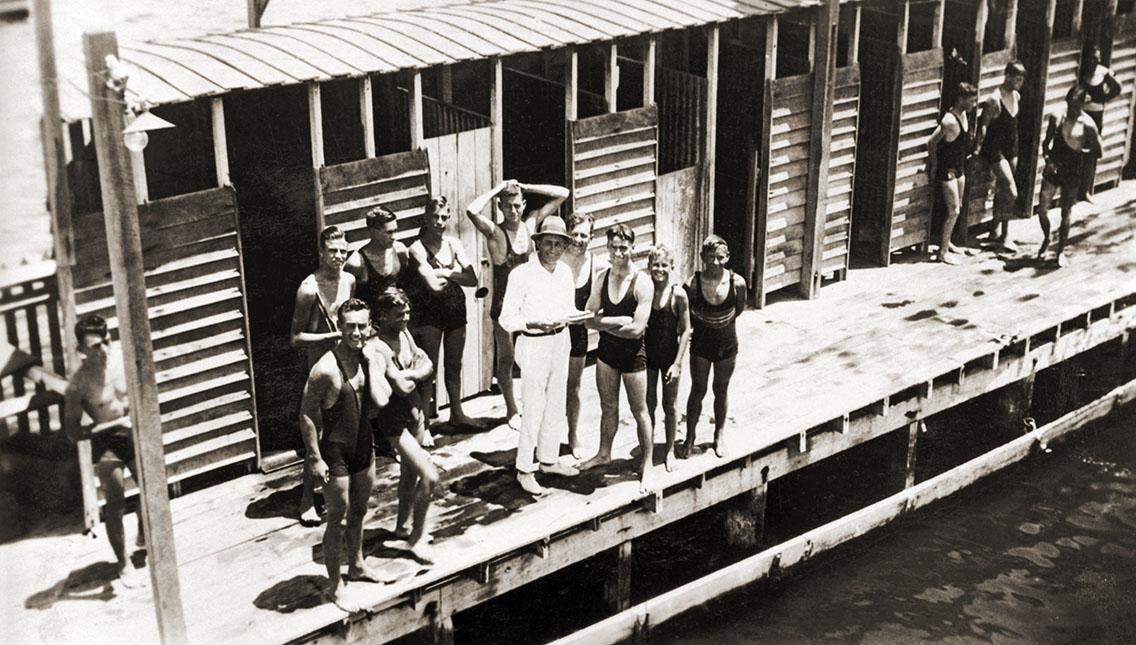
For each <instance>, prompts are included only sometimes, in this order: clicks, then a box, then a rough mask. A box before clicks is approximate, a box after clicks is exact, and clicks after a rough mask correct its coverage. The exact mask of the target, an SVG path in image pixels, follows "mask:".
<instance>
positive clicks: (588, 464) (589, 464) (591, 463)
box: [579, 453, 611, 470]
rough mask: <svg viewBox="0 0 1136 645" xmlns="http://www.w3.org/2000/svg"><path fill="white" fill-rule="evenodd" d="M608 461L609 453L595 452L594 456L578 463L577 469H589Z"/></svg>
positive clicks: (605, 463)
mask: <svg viewBox="0 0 1136 645" xmlns="http://www.w3.org/2000/svg"><path fill="white" fill-rule="evenodd" d="M609 463H611V455H605V454H603V453H600V454H597V455H596V456H595V457H592V458H591V459H589V460H587V461H585V462H584V463H582V464H580V466H579V469H580V470H590V469H592V468H595V467H597V466H606V465H607V464H609Z"/></svg>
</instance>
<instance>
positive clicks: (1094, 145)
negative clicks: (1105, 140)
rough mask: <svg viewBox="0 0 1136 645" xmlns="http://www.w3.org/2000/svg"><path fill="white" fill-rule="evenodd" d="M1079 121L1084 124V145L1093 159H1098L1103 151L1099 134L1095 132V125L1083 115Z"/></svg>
mask: <svg viewBox="0 0 1136 645" xmlns="http://www.w3.org/2000/svg"><path fill="white" fill-rule="evenodd" d="M1081 121H1082V122H1083V123H1084V124H1085V134H1086V135H1087V136H1086V139H1087V140H1086V141H1085V145H1086V146H1087V147H1088V153H1089V155H1090V156H1091V157H1092V158H1093V159H1100V158H1101V156H1102V155H1103V154H1104V151H1103V150H1102V149H1101V140H1100V132H1099V131H1098V130H1097V124H1096V123H1094V122H1093V120H1092V119H1091V118H1089V116H1088V115H1084V116H1083V118H1082V119H1081Z"/></svg>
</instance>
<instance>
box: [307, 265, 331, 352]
mask: <svg viewBox="0 0 1136 645" xmlns="http://www.w3.org/2000/svg"><path fill="white" fill-rule="evenodd" d="M337 291H338V290H337ZM338 329H339V325H338V324H336V321H335V317H334V316H332V315H331V312H330V311H328V310H327V307H326V306H325V305H324V304H323V298H321V297H320V295H319V285H318V283H317V285H316V301H315V304H313V305H312V310H311V311H310V312H308V325H307V328H306V329H305V331H308V332H311V333H316V334H322V333H326V332H329V331H337V330H338ZM338 342H339V339H337V338H330V339H328V340H321V341H319V342H318V343H316V344H314V345H308V346H307V348H306V350H305V351H306V352H307V355H308V367H311V366H313V365H315V364H316V361H317V360H319V358H320V357H321V356H323V355H324V354H326V353H328V352H330V351H331V350H332V349H333V348H334V347H335V345H336V343H338Z"/></svg>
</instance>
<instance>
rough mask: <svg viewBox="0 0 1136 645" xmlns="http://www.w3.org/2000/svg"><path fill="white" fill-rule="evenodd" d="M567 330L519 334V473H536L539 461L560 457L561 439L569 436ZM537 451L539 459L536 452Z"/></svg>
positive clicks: (568, 341) (550, 462)
mask: <svg viewBox="0 0 1136 645" xmlns="http://www.w3.org/2000/svg"><path fill="white" fill-rule="evenodd" d="M570 345H571V341H570V340H569V338H568V332H567V330H565V331H561V332H560V333H558V334H554V335H552V336H535V337H534V336H525V335H524V334H521V335H519V336H518V337H517V345H516V351H515V352H514V356H515V357H516V360H517V365H520V366H521V401H522V402H523V403H524V412H523V413H522V414H521V436H520V439H519V440H518V441H517V462H516V466H517V472H521V473H532V472H536V469H537V462H538V461H539V462H540V463H544V464H554V463H556V462H557V461H558V460H559V459H560V440H561V438H563V437H567V435H568V418H567V416H566V414H567V411H566V410H565V407H564V406H565V401H566V400H567V390H568V352H569V349H570ZM534 449H535V451H536V460H534V459H533V451H534Z"/></svg>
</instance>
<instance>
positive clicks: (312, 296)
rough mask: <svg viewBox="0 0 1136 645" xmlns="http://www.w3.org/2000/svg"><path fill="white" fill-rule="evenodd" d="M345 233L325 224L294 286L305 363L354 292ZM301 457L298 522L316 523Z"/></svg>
mask: <svg viewBox="0 0 1136 645" xmlns="http://www.w3.org/2000/svg"><path fill="white" fill-rule="evenodd" d="M347 252H348V251H347V236H346V235H344V233H343V231H342V230H340V228H339V227H338V226H328V227H327V228H325V229H323V230H322V231H320V235H319V267H318V268H317V269H316V271H315V273H313V274H311V275H309V276H308V277H306V278H304V281H303V282H301V283H300V288H299V289H297V290H296V306H295V308H294V309H293V310H292V347H299V348H302V349H303V350H304V353H305V356H306V359H307V367H308V369H309V370H310V369H311V368H312V366H313V365H315V362H316V361H317V360H318V359H319V358H320V357H321V356H323V355H324V354H326V353H327V352H328V351H329V350H330V349H331V348H332V347H335V344H336V343H337V342H338V341H339V338H340V333H339V329H338V327H337V326H336V312H337V311H339V306H340V305H342V304H343V303H344V302H345V301H347V299H348V298H351V296H352V294H354V292H355V276H353V275H351V274H350V273H347V272H346V271H344V270H343V267H344V264H345V263H346V262H347ZM308 463H310V460H304V478H303V485H302V486H303V488H302V491H301V493H300V509H299V510H300V522H301V523H303V524H304V525H310V526H314V525H316V524H319V522H320V516H319V513H318V512H316V509H315V482H314V480H313V479H312V473H311V472H310V471H309V469H308V467H307V464H308Z"/></svg>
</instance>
